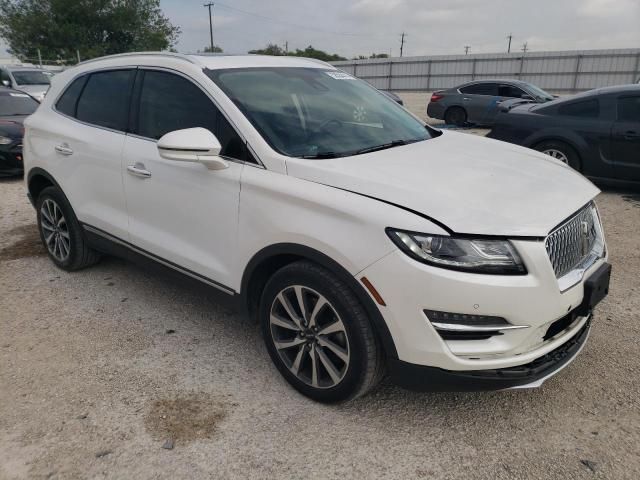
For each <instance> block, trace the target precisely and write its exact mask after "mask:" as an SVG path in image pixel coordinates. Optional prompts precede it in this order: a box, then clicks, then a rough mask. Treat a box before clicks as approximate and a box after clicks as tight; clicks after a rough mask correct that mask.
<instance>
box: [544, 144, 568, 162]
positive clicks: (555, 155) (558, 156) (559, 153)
mask: <svg viewBox="0 0 640 480" xmlns="http://www.w3.org/2000/svg"><path fill="white" fill-rule="evenodd" d="M542 153H544V154H546V155H549V156H550V157H553V158H555V159H556V160H560V161H561V162H562V163H565V164H567V165H569V159H568V158H567V155H566V154H565V153H564V152H562V151H560V150H556V149H555V148H548V149H547V150H543V151H542Z"/></svg>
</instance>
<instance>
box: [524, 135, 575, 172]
mask: <svg viewBox="0 0 640 480" xmlns="http://www.w3.org/2000/svg"><path fill="white" fill-rule="evenodd" d="M534 149H535V150H538V151H539V152H542V153H544V154H545V155H549V156H550V157H553V158H555V159H556V160H560V161H561V162H562V163H564V164H566V165H569V166H570V167H571V168H573V169H574V170H576V171H578V172H580V171H581V170H582V169H581V165H580V156H579V155H578V152H576V151H575V149H574V148H573V147H571V146H570V145H567V144H566V143H564V142H561V141H559V140H548V141H545V142H541V143H539V144H537V145H536V146H535V147H534Z"/></svg>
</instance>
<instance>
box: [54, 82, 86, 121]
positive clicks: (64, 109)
mask: <svg viewBox="0 0 640 480" xmlns="http://www.w3.org/2000/svg"><path fill="white" fill-rule="evenodd" d="M86 81H87V76H86V75H84V76H82V77H80V78H76V79H75V80H74V81H73V83H72V84H71V85H69V87H68V88H67V89H66V90H65V92H64V93H63V94H62V96H61V97H60V99H59V100H58V103H56V110H58V111H59V112H60V113H64V114H65V115H69V116H70V117H75V116H76V106H77V105H78V98H79V97H80V93H81V92H82V87H84V84H85V82H86Z"/></svg>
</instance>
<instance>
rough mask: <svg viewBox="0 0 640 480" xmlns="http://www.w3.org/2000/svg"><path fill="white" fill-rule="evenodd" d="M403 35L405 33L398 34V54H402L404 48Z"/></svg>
mask: <svg viewBox="0 0 640 480" xmlns="http://www.w3.org/2000/svg"><path fill="white" fill-rule="evenodd" d="M404 37H405V33H404V32H402V35H401V36H400V56H402V52H403V50H404Z"/></svg>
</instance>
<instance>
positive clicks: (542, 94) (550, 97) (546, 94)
mask: <svg viewBox="0 0 640 480" xmlns="http://www.w3.org/2000/svg"><path fill="white" fill-rule="evenodd" d="M527 87H528V88H529V90H531V93H533V94H534V95H535V96H536V97H539V98H543V99H544V100H554V96H553V95H551V94H550V93H549V92H545V91H544V90H542V89H541V88H540V87H536V86H535V85H532V84H530V83H528V84H527Z"/></svg>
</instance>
